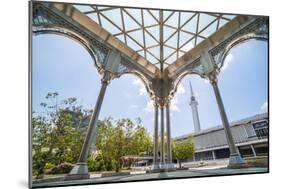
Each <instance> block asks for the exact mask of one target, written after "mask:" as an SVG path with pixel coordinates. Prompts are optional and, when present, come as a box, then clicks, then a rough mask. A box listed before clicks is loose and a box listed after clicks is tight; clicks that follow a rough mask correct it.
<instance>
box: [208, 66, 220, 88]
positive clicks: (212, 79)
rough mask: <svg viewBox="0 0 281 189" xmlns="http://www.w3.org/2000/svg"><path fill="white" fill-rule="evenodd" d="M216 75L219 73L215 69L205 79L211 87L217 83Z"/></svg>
mask: <svg viewBox="0 0 281 189" xmlns="http://www.w3.org/2000/svg"><path fill="white" fill-rule="evenodd" d="M218 74H219V71H218V70H217V69H215V70H214V71H213V72H211V73H209V74H208V75H206V76H205V77H206V78H207V79H208V80H209V81H210V83H211V84H212V85H214V84H217V83H218V77H217V76H218Z"/></svg>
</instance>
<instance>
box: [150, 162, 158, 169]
mask: <svg viewBox="0 0 281 189" xmlns="http://www.w3.org/2000/svg"><path fill="white" fill-rule="evenodd" d="M158 169H160V166H159V164H158V163H154V164H153V165H152V167H151V170H158Z"/></svg>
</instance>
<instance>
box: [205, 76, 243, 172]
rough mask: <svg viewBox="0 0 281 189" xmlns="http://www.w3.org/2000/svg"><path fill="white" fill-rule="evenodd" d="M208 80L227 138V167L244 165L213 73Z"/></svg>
mask: <svg viewBox="0 0 281 189" xmlns="http://www.w3.org/2000/svg"><path fill="white" fill-rule="evenodd" d="M209 79H210V82H211V84H212V86H213V90H214V93H215V96H216V100H217V104H218V108H219V112H220V116H221V120H222V125H223V127H224V131H225V135H226V139H227V143H228V146H229V151H230V157H229V165H228V166H229V167H230V168H236V167H242V166H244V165H245V161H244V160H243V158H242V157H241V156H240V154H239V152H238V149H237V148H236V146H235V144H234V140H233V136H232V133H231V130H230V126H229V122H228V119H227V116H226V113H225V109H224V105H223V102H222V98H221V95H220V92H219V88H218V85H217V78H216V76H214V75H211V77H210V78H209Z"/></svg>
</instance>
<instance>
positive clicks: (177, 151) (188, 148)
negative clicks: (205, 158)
mask: <svg viewBox="0 0 281 189" xmlns="http://www.w3.org/2000/svg"><path fill="white" fill-rule="evenodd" d="M194 151H195V147H194V143H193V138H192V136H189V137H187V138H186V139H184V140H182V141H177V142H173V148H172V153H173V158H175V159H177V160H178V162H179V167H180V168H181V161H182V160H184V159H187V158H190V157H192V156H193V154H194Z"/></svg>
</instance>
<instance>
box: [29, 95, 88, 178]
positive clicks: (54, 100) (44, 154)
mask: <svg viewBox="0 0 281 189" xmlns="http://www.w3.org/2000/svg"><path fill="white" fill-rule="evenodd" d="M58 95H59V94H58V93H56V92H55V93H48V94H47V96H46V102H42V103H41V104H40V105H41V106H42V108H43V110H44V114H43V115H37V114H35V113H33V115H32V137H33V157H32V158H33V173H34V175H36V178H42V177H43V176H44V170H45V166H46V164H47V163H51V164H54V165H59V164H61V163H64V162H69V163H75V162H76V161H77V159H78V157H79V154H80V149H81V147H82V144H83V141H84V137H85V130H86V129H85V127H84V128H83V127H81V124H82V123H83V122H82V121H83V120H85V119H86V118H87V117H89V114H90V111H88V110H82V107H81V106H78V105H77V100H76V98H68V99H66V100H63V101H61V102H58Z"/></svg>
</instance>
